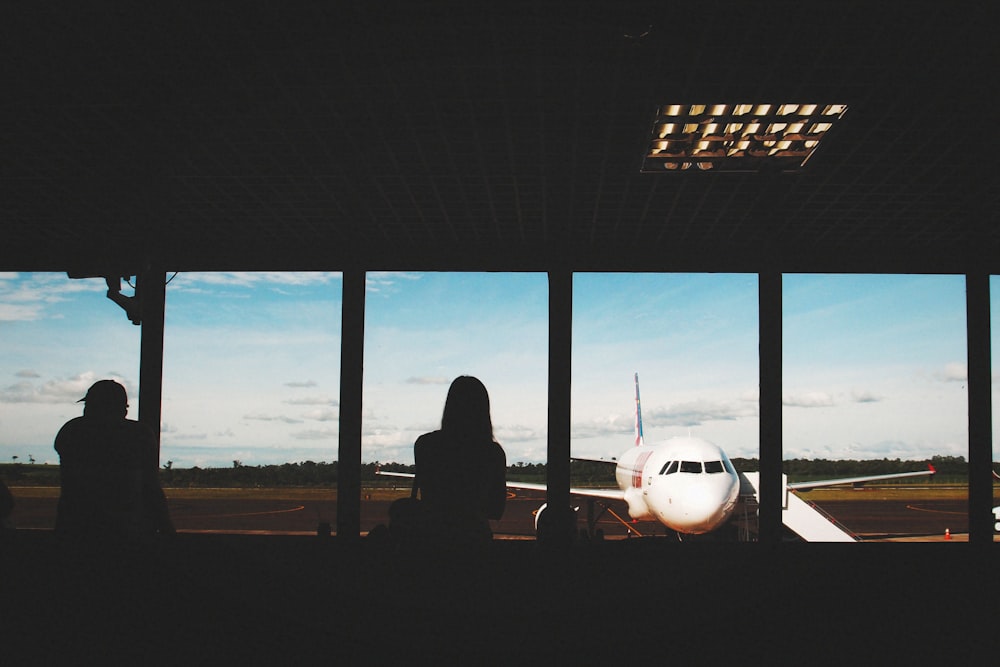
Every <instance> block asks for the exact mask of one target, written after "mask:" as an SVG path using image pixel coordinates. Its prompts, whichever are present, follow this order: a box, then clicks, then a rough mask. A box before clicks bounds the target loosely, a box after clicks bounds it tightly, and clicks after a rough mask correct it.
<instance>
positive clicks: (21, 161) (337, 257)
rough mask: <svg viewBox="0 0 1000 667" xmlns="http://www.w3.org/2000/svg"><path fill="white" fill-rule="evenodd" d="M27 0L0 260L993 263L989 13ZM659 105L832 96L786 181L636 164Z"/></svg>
mask: <svg viewBox="0 0 1000 667" xmlns="http://www.w3.org/2000/svg"><path fill="white" fill-rule="evenodd" d="M42 4H43V3H28V4H27V7H26V8H24V7H12V6H11V5H10V4H7V3H5V4H4V8H3V9H2V10H0V11H2V16H0V31H2V35H3V39H2V40H0V56H2V58H3V61H4V62H5V63H6V65H5V68H4V74H3V75H2V77H3V82H4V85H3V95H2V96H0V141H2V145H0V221H2V222H0V224H2V226H3V227H2V228H3V230H4V236H3V239H2V242H0V270H57V271H62V270H70V269H72V270H78V271H84V272H86V271H93V272H98V273H100V272H106V271H107V270H108V268H107V267H116V268H115V269H114V270H115V271H122V272H128V273H134V272H135V271H134V270H132V267H136V266H139V265H140V264H141V263H148V262H152V263H154V264H156V265H158V266H163V267H165V269H166V270H181V271H184V270H224V269H225V270H229V269H243V270H311V269H332V270H339V269H342V268H347V267H355V268H363V269H369V270H386V269H426V270H435V269H480V270H548V269H553V268H570V269H573V270H615V271H620V270H639V271H650V270H652V271H766V270H778V271H785V272H794V271H845V272H851V271H868V272H879V271H905V272H964V271H978V270H987V271H991V272H994V273H1000V268H998V267H997V266H996V264H997V258H998V257H1000V230H998V225H997V210H998V204H1000V202H998V192H1000V188H998V187H997V186H998V179H997V169H996V167H995V166H994V164H993V162H994V160H993V157H994V154H995V153H996V150H997V149H996V138H995V137H994V136H993V130H994V129H995V127H996V120H997V116H998V114H997V106H996V103H995V102H991V98H992V91H991V90H990V89H989V87H990V86H991V84H992V83H993V79H994V74H993V72H994V70H995V69H996V65H997V63H1000V58H998V52H997V47H996V42H997V40H996V39H994V38H993V35H992V30H993V28H992V26H993V24H994V22H993V20H992V17H991V15H990V14H991V12H990V11H989V7H990V3H968V4H963V5H961V8H959V7H958V6H956V5H953V4H951V3H944V2H922V1H920V0H909V1H907V2H892V1H880V2H877V3H843V2H830V3H815V2H801V1H797V2H782V1H769V2H766V3H750V2H745V1H742V2H731V1H728V0H720V1H714V2H713V1H704V2H697V3H693V2H691V3H683V2H669V1H665V0H661V1H659V2H639V3H637V2H629V1H627V0H618V1H609V2H582V1H579V0H577V1H575V2H565V1H563V0H549V1H548V2H527V1H515V2H495V3H491V4H490V5H488V6H487V5H483V4H482V3H474V2H414V1H411V2H406V3H401V2H392V1H387V2H377V1H375V0H373V1H372V2H359V3H351V4H350V5H349V4H348V3H339V2H285V3H274V4H273V5H269V4H267V3H224V4H216V3H211V2H204V3H191V4H190V5H188V4H186V3H164V5H165V6H163V7H160V8H159V9H158V10H155V11H154V10H150V9H148V8H146V9H136V8H135V7H134V6H133V5H132V4H121V5H120V6H117V5H114V4H107V5H103V3H97V4H98V5H102V8H101V9H93V8H83V7H82V6H81V7H76V6H70V8H61V9H56V8H51V7H41V5H42ZM86 4H89V3H86ZM181 4H183V5H184V7H185V8H181V7H178V6H176V5H181ZM671 103H677V104H694V103H701V104H715V103H726V104H735V103H753V104H758V103H773V104H782V103H817V104H846V105H848V110H847V112H846V113H845V114H844V116H843V118H842V119H841V120H840V121H839V122H838V123H837V124H836V126H835V127H834V128H832V129H831V130H830V131H829V132H828V134H827V136H826V137H825V138H824V139H823V142H822V145H821V146H820V147H819V149H817V151H816V152H815V154H814V155H813V156H812V157H811V158H810V159H809V161H808V162H807V164H806V166H805V168H804V169H803V170H802V171H801V172H799V173H782V172H780V171H777V170H774V171H763V172H750V173H745V172H736V173H713V172H711V171H706V172H701V171H696V170H687V171H684V172H678V173H666V172H665V173H643V172H642V171H641V166H642V161H643V157H644V155H645V153H646V151H647V149H648V147H649V145H650V138H651V136H652V135H651V132H652V130H653V119H654V117H655V114H656V112H657V110H658V108H659V107H661V106H662V105H665V104H671Z"/></svg>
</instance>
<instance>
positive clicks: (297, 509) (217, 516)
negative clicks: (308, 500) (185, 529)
mask: <svg viewBox="0 0 1000 667" xmlns="http://www.w3.org/2000/svg"><path fill="white" fill-rule="evenodd" d="M305 508H306V506H305V505H299V506H298V507H293V508H291V509H287V510H270V511H267V512H240V513H237V514H189V515H187V517H185V518H189V519H222V518H225V517H232V516H263V515H265V514H290V513H291V512H301V511H302V510H304V509H305Z"/></svg>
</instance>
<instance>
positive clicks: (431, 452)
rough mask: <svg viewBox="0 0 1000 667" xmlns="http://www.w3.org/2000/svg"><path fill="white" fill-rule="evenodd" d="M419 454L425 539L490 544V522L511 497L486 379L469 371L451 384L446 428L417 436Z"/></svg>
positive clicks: (444, 421) (418, 488) (418, 478)
mask: <svg viewBox="0 0 1000 667" xmlns="http://www.w3.org/2000/svg"><path fill="white" fill-rule="evenodd" d="M413 457H414V463H415V464H416V466H415V467H416V477H415V478H414V481H413V484H414V494H418V493H419V497H420V506H421V510H420V513H419V514H420V518H419V526H418V527H417V530H418V532H419V535H418V539H419V540H420V541H421V543H423V544H424V545H426V546H429V547H433V546H434V545H435V544H436V543H438V542H443V543H445V544H446V545H451V546H460V545H467V546H475V545H483V544H488V543H489V541H490V540H492V538H493V533H492V531H491V529H490V524H489V521H490V519H499V518H500V517H501V516H503V511H504V505H505V504H506V502H507V486H506V475H507V457H506V455H505V454H504V451H503V448H502V447H501V446H500V444H499V443H498V442H497V441H496V440H495V439H494V438H493V423H492V420H491V419H490V398H489V394H488V393H487V392H486V387H485V386H483V383H482V382H480V381H479V380H478V379H476V378H474V377H470V376H467V375H463V376H460V377H458V378H456V379H455V380H454V382H452V383H451V387H450V388H449V389H448V398H447V400H446V401H445V405H444V414H443V416H442V418H441V428H440V430H437V431H433V432H431V433H425V434H423V435H421V436H420V437H419V438H417V441H416V443H415V444H414V446H413Z"/></svg>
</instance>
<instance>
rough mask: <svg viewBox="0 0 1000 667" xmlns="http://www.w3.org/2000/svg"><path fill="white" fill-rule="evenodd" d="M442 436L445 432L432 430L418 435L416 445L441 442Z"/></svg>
mask: <svg viewBox="0 0 1000 667" xmlns="http://www.w3.org/2000/svg"><path fill="white" fill-rule="evenodd" d="M442 436H443V434H442V433H441V431H431V432H429V433H424V434H423V435H420V436H418V437H417V441H416V443H415V445H416V446H421V445H431V444H434V443H436V442H440V441H441V439H442Z"/></svg>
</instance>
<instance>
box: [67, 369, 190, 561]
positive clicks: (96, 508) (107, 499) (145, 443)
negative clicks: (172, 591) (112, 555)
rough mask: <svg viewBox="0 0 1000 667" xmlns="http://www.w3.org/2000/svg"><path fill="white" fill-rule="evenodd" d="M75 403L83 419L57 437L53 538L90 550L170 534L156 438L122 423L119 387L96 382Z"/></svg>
mask: <svg viewBox="0 0 1000 667" xmlns="http://www.w3.org/2000/svg"><path fill="white" fill-rule="evenodd" d="M80 401H83V402H84V403H85V407H84V409H83V416H82V417H76V418H75V419H71V420H70V421H68V422H66V424H65V425H63V427H62V428H61V429H60V430H59V433H58V435H56V442H55V449H56V451H57V452H59V466H60V467H59V471H60V484H61V490H60V494H59V504H58V509H57V514H56V534H57V535H58V536H59V537H60V538H62V539H70V540H74V541H89V542H93V543H95V544H97V543H102V542H108V541H119V540H135V541H142V540H144V539H149V538H151V537H152V536H153V535H155V534H157V533H164V534H172V533H173V532H174V527H173V523H172V522H171V520H170V514H169V511H168V509H167V501H166V497H165V496H164V494H163V489H161V488H160V482H159V476H158V474H159V470H158V468H159V460H158V456H159V453H158V451H157V444H156V436H155V434H154V433H153V431H152V430H150V429H149V427H147V426H146V425H145V424H141V423H139V422H137V421H133V420H130V419H127V418H126V415H127V413H128V396H127V394H126V392H125V387H123V386H122V385H120V384H118V383H117V382H115V381H113V380H100V381H98V382H95V383H94V384H93V385H92V386H91V387H90V389H89V390H88V391H87V395H86V396H85V397H84V398H82V399H80ZM78 402H79V401H78Z"/></svg>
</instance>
